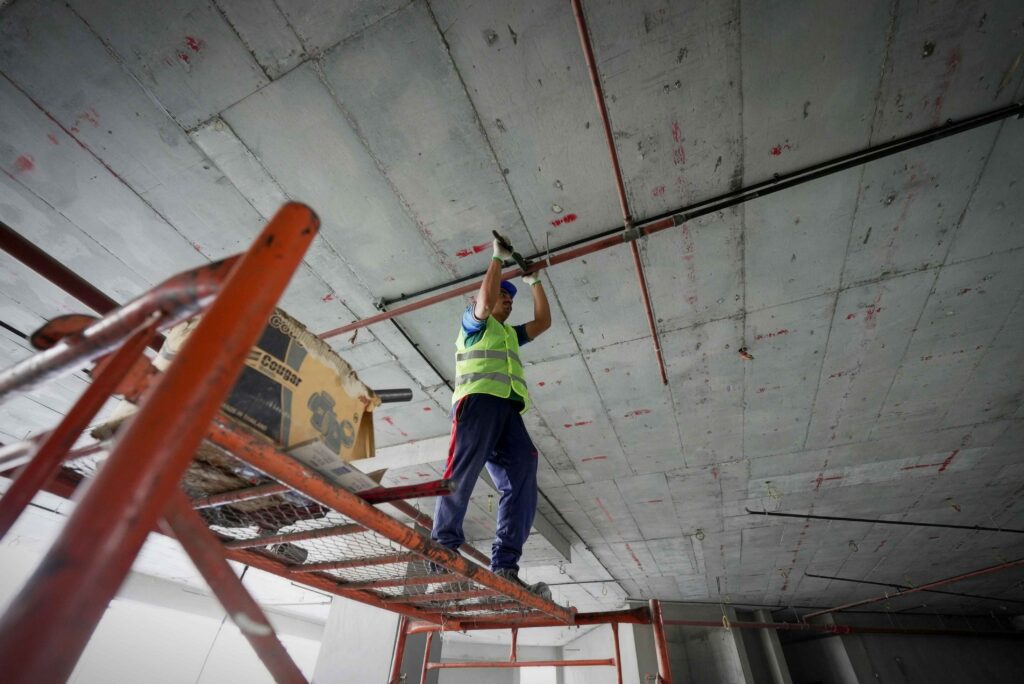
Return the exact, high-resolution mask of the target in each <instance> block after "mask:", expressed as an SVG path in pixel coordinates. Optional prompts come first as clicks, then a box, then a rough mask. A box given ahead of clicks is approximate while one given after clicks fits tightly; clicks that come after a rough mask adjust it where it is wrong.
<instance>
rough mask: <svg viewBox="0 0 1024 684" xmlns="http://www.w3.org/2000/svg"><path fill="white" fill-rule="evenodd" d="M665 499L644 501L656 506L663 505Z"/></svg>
mask: <svg viewBox="0 0 1024 684" xmlns="http://www.w3.org/2000/svg"><path fill="white" fill-rule="evenodd" d="M662 501H664V499H651V500H650V501H644V503H645V504H656V503H661V502H662Z"/></svg>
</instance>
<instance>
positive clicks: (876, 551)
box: [875, 539, 889, 553]
mask: <svg viewBox="0 0 1024 684" xmlns="http://www.w3.org/2000/svg"><path fill="white" fill-rule="evenodd" d="M887 541H889V540H888V539H883V540H882V541H880V542H878V546H876V547H875V553H878V552H879V551H880V550H881V549H882V547H883V546H885V542H887Z"/></svg>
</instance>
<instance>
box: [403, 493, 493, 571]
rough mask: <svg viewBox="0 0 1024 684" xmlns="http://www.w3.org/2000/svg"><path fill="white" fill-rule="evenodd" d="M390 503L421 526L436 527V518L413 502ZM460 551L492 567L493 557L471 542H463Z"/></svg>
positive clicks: (429, 528) (425, 527) (428, 528)
mask: <svg viewBox="0 0 1024 684" xmlns="http://www.w3.org/2000/svg"><path fill="white" fill-rule="evenodd" d="M388 503H389V504H391V505H392V506H393V507H394V508H395V509H397V510H398V511H400V512H402V513H404V514H405V515H407V516H409V517H410V518H412V519H413V522H415V523H416V524H417V525H419V526H420V527H422V528H424V529H427V530H432V529H433V528H434V519H433V518H431V517H430V516H429V515H427V514H426V513H420V512H419V511H417V510H416V508H415V507H414V506H413V505H412V504H410V503H408V502H406V501H389V502H388ZM459 553H461V554H463V555H465V556H469V557H470V558H473V559H475V560H478V561H480V563H482V564H483V565H484V566H485V567H490V565H491V559H490V558H489V557H488V556H486V555H485V554H482V553H480V552H479V551H477V550H476V549H475V548H473V547H472V546H470V545H469V544H463V545H462V546H461V547H460V548H459Z"/></svg>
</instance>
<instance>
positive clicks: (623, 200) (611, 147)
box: [571, 0, 668, 385]
mask: <svg viewBox="0 0 1024 684" xmlns="http://www.w3.org/2000/svg"><path fill="white" fill-rule="evenodd" d="M571 2H572V13H573V16H574V17H575V18H576V29H577V30H578V31H579V34H580V47H582V49H583V57H584V59H585V60H586V62H587V72H588V73H589V74H590V85H591V86H592V87H593V89H594V101H595V102H596V103H597V109H598V111H599V112H600V114H601V124H602V126H603V127H604V139H605V143H606V144H607V146H608V155H609V156H610V157H611V161H612V171H613V172H614V176H615V193H616V194H617V195H618V198H619V208H621V209H622V225H624V226H625V227H626V230H627V231H632V228H633V212H632V211H630V208H629V200H628V199H627V197H626V183H625V181H624V180H623V178H622V165H621V164H619V153H618V151H617V150H616V149H615V136H614V135H613V134H612V122H611V118H610V117H609V116H608V105H607V104H606V103H605V100H604V89H603V88H602V87H601V76H600V74H598V72H597V60H596V59H595V58H594V47H593V46H592V45H591V44H590V32H589V31H588V29H587V18H586V17H585V16H584V14H583V3H582V2H581V0H571ZM633 237H639V235H636V236H633ZM629 246H630V251H631V252H632V254H633V266H634V268H635V269H636V277H637V280H638V281H639V283H640V296H641V299H642V300H643V304H644V314H645V315H646V316H647V327H648V329H649V330H650V331H651V339H652V340H653V341H654V354H655V356H656V357H657V360H658V371H659V373H660V374H661V384H663V385H667V384H668V374H667V373H666V371H665V359H664V357H663V356H662V352H661V338H660V337H659V335H658V326H657V324H656V323H655V320H654V307H653V306H652V305H651V295H650V292H649V291H648V289H647V276H646V275H645V274H644V265H643V262H642V261H641V259H640V248H639V247H637V244H636V240H635V239H634V240H632V241H631V242H630V245H629Z"/></svg>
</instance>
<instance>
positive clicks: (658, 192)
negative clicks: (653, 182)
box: [651, 185, 665, 197]
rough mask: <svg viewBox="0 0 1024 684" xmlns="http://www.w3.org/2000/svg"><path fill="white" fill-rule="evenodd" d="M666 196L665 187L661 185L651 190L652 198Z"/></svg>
mask: <svg viewBox="0 0 1024 684" xmlns="http://www.w3.org/2000/svg"><path fill="white" fill-rule="evenodd" d="M664 194H665V186H664V185H659V186H658V187H656V188H654V189H653V190H651V197H662V196H663V195H664Z"/></svg>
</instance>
